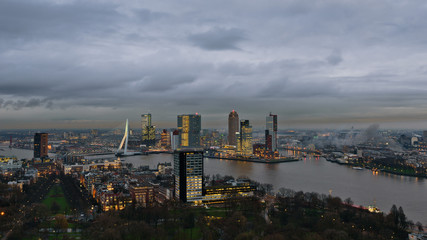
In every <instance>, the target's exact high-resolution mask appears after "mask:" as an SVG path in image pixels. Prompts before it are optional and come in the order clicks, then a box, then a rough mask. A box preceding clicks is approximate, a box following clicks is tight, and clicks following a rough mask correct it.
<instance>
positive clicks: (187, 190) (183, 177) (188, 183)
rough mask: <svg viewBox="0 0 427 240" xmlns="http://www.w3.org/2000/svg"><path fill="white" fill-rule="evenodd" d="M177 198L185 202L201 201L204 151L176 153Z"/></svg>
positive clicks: (179, 151) (174, 166) (174, 165)
mask: <svg viewBox="0 0 427 240" xmlns="http://www.w3.org/2000/svg"><path fill="white" fill-rule="evenodd" d="M173 171H174V175H175V197H176V198H178V199H180V200H181V201H183V202H195V201H201V198H202V192H203V150H202V149H196V148H193V149H183V150H177V151H175V152H174V160H173Z"/></svg>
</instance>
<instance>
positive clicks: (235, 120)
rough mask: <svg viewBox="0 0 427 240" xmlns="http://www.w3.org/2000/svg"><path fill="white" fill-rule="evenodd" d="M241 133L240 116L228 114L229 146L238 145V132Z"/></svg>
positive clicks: (233, 113) (234, 113) (233, 112)
mask: <svg viewBox="0 0 427 240" xmlns="http://www.w3.org/2000/svg"><path fill="white" fill-rule="evenodd" d="M238 131H239V114H237V112H236V111H234V110H233V111H231V112H230V114H228V145H234V146H236V145H237V138H236V132H238Z"/></svg>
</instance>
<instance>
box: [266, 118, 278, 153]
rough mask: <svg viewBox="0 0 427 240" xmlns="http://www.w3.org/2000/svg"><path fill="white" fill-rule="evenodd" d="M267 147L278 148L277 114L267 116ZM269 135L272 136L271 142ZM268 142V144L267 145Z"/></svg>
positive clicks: (273, 149) (272, 149)
mask: <svg viewBox="0 0 427 240" xmlns="http://www.w3.org/2000/svg"><path fill="white" fill-rule="evenodd" d="M266 129H267V131H268V132H267V131H266V148H267V149H269V150H270V151H276V150H277V115H273V114H271V113H270V115H268V116H267V117H266ZM268 135H270V136H271V142H270V141H267V139H268ZM267 144H268V145H267Z"/></svg>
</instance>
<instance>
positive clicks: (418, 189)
mask: <svg viewBox="0 0 427 240" xmlns="http://www.w3.org/2000/svg"><path fill="white" fill-rule="evenodd" d="M3 149H4V151H0V155H7V154H6V153H8V154H12V153H14V154H15V155H16V156H17V157H18V158H31V156H32V151H30V150H23V149H11V150H9V149H5V148H3ZM18 153H19V154H18ZM109 157H112V156H109ZM172 158H173V156H172V155H171V154H152V155H148V156H145V155H139V156H130V157H126V158H124V159H125V162H127V163H132V164H133V165H134V166H135V167H138V166H143V165H148V166H150V168H152V169H153V168H156V166H157V164H158V163H161V162H172ZM204 171H205V174H206V175H207V174H208V175H214V174H221V175H231V176H233V177H239V176H246V177H248V178H250V179H253V180H255V181H258V182H260V183H269V184H272V185H273V187H274V190H275V191H277V190H278V189H279V188H282V187H283V188H288V189H293V190H295V191H300V190H301V191H304V192H317V193H323V194H329V192H330V191H332V195H333V196H338V197H340V198H342V199H343V200H344V199H345V198H348V197H350V198H351V199H352V200H353V202H354V203H355V204H357V205H363V206H368V205H371V204H373V203H374V201H375V202H376V205H377V207H378V208H380V209H381V210H382V211H383V212H385V213H388V212H389V210H390V208H391V206H392V205H393V204H396V206H397V207H399V206H402V208H403V210H404V211H405V214H406V216H407V217H408V219H410V220H412V221H414V222H417V221H420V222H421V223H423V225H427V207H426V199H427V179H422V178H415V177H406V176H398V175H393V174H388V173H379V174H373V173H372V171H370V170H367V169H365V170H355V169H352V168H351V167H348V166H343V165H338V164H335V163H331V162H328V161H326V160H325V159H323V158H316V157H313V156H310V155H309V156H308V157H306V158H305V159H304V160H303V161H298V162H288V163H278V164H263V163H253V162H239V161H232V160H221V159H208V158H206V159H205V160H204Z"/></svg>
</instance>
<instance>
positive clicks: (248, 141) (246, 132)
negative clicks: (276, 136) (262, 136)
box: [236, 120, 253, 157]
mask: <svg viewBox="0 0 427 240" xmlns="http://www.w3.org/2000/svg"><path fill="white" fill-rule="evenodd" d="M236 135H237V151H238V153H240V154H241V155H242V156H246V157H248V156H251V155H252V153H253V149H252V126H251V125H250V124H249V120H241V121H240V131H239V132H238V133H236Z"/></svg>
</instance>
